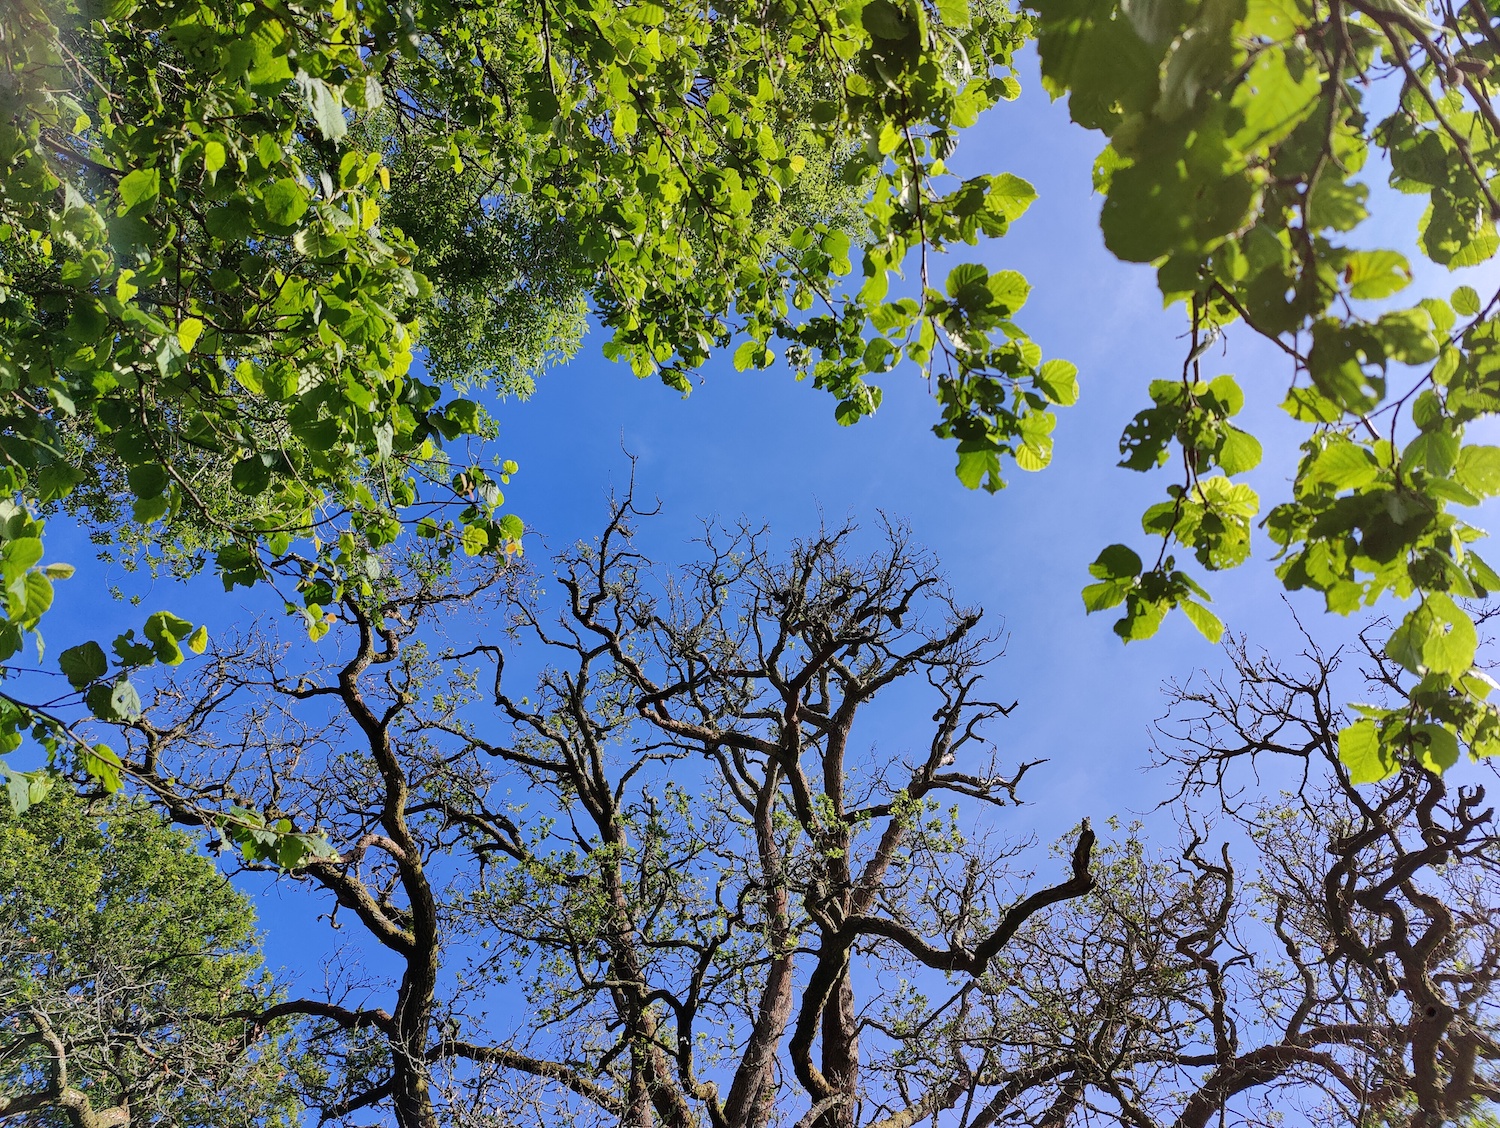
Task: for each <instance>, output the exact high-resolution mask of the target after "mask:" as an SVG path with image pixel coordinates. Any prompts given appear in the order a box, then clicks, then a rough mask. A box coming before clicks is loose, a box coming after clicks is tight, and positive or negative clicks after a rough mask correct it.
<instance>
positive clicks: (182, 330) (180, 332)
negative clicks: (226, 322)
mask: <svg viewBox="0 0 1500 1128" xmlns="http://www.w3.org/2000/svg"><path fill="white" fill-rule="evenodd" d="M201 336H203V322H202V321H200V320H199V319H198V318H196V317H184V318H183V319H182V320H181V321H180V322H179V323H178V325H177V343H178V344H180V345H181V346H182V351H183V352H192V351H193V346H194V345H196V344H197V343H198V338H199V337H201Z"/></svg>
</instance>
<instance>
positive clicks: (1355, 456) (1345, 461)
mask: <svg viewBox="0 0 1500 1128" xmlns="http://www.w3.org/2000/svg"><path fill="white" fill-rule="evenodd" d="M1379 476H1380V467H1379V465H1378V464H1377V463H1376V461H1375V456H1374V455H1373V454H1371V453H1370V451H1369V449H1368V448H1366V447H1363V446H1360V445H1359V444H1357V443H1352V442H1350V441H1349V440H1348V439H1335V440H1334V441H1333V442H1331V443H1329V444H1328V446H1326V447H1324V448H1323V450H1322V451H1320V452H1319V454H1318V456H1317V457H1316V458H1315V459H1313V463H1312V466H1311V467H1309V469H1308V471H1307V473H1306V474H1305V475H1304V477H1303V479H1302V480H1303V482H1304V483H1305V484H1307V485H1327V486H1332V487H1333V488H1334V489H1335V490H1347V489H1359V488H1360V487H1361V486H1367V485H1369V484H1370V483H1371V482H1373V481H1374V480H1375V479H1376V478H1378V477H1379Z"/></svg>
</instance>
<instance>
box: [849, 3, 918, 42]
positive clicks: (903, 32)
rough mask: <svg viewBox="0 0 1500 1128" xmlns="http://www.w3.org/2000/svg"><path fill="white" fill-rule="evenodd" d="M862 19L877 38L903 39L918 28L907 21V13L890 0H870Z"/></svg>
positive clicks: (866, 27) (861, 16)
mask: <svg viewBox="0 0 1500 1128" xmlns="http://www.w3.org/2000/svg"><path fill="white" fill-rule="evenodd" d="M860 20H861V21H862V22H863V23H864V25H865V30H866V31H868V32H869V33H870V34H871V35H873V36H874V37H875V38H877V39H893V40H902V39H905V38H907V36H909V35H911V34H912V33H913V32H914V31H915V30H916V28H915V25H913V24H911V23H909V22H908V21H907V18H906V13H905V12H903V11H902V10H901V9H900V8H898V7H896V5H894V4H892V3H891V2H890V0H870V2H869V3H868V4H866V5H865V7H864V11H863V12H861V13H860Z"/></svg>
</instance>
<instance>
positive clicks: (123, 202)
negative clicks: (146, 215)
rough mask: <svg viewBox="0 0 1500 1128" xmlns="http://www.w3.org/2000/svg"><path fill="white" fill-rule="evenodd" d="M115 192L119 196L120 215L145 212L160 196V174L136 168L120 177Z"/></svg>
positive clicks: (153, 170) (155, 171) (151, 170)
mask: <svg viewBox="0 0 1500 1128" xmlns="http://www.w3.org/2000/svg"><path fill="white" fill-rule="evenodd" d="M116 190H117V191H118V192H119V194H120V214H121V215H127V214H131V213H134V212H141V211H145V210H146V209H148V208H150V207H151V205H152V204H154V203H156V201H157V198H158V197H159V196H160V195H161V172H160V171H159V170H157V169H154V168H138V169H136V170H135V171H134V172H129V173H126V174H125V175H124V176H122V177H121V178H120V184H119V187H118V188H117V189H116Z"/></svg>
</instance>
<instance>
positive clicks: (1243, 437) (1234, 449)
mask: <svg viewBox="0 0 1500 1128" xmlns="http://www.w3.org/2000/svg"><path fill="white" fill-rule="evenodd" d="M1260 459H1261V445H1260V440H1259V439H1257V438H1256V437H1255V436H1254V435H1252V434H1249V433H1248V432H1246V431H1241V430H1240V429H1239V428H1238V427H1231V426H1228V425H1227V424H1226V425H1225V427H1224V441H1223V444H1222V445H1221V446H1220V447H1219V456H1218V462H1219V466H1220V468H1221V469H1222V470H1223V471H1224V473H1226V474H1243V473H1245V472H1246V471H1248V470H1254V469H1255V468H1256V467H1257V466H1259V465H1260Z"/></svg>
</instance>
